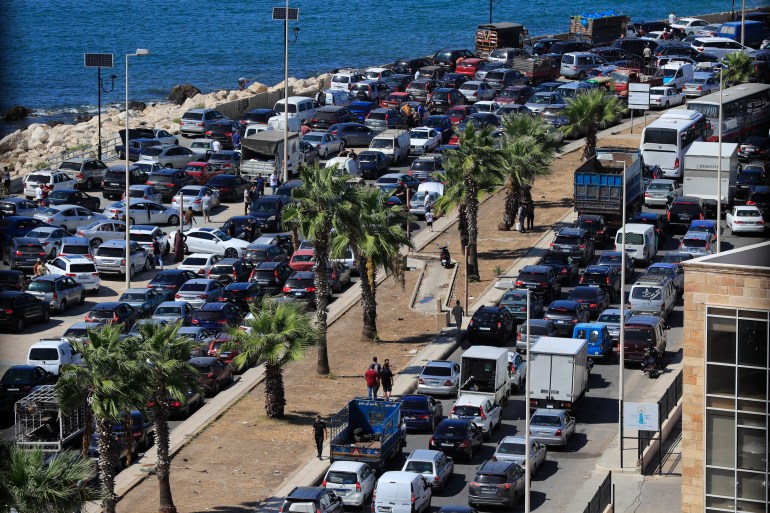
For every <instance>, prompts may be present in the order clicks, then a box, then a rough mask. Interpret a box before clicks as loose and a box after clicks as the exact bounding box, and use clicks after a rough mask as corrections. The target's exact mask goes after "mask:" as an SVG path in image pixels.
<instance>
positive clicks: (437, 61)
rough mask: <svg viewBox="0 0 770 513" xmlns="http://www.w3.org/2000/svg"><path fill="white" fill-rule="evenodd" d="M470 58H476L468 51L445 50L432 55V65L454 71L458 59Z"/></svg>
mask: <svg viewBox="0 0 770 513" xmlns="http://www.w3.org/2000/svg"><path fill="white" fill-rule="evenodd" d="M471 57H476V55H474V53H473V52H471V51H470V50H452V49H448V48H445V49H443V50H439V51H438V52H436V53H435V54H434V55H433V64H434V65H435V66H441V67H442V68H448V69H449V70H450V71H454V70H455V66H457V61H458V60H459V59H468V58H471Z"/></svg>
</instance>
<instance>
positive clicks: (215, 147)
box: [211, 139, 222, 153]
mask: <svg viewBox="0 0 770 513" xmlns="http://www.w3.org/2000/svg"><path fill="white" fill-rule="evenodd" d="M211 151H213V152H214V153H219V152H220V151H222V143H221V142H219V141H217V140H216V139H214V142H213V143H211Z"/></svg>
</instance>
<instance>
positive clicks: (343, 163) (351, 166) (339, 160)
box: [324, 157, 361, 176]
mask: <svg viewBox="0 0 770 513" xmlns="http://www.w3.org/2000/svg"><path fill="white" fill-rule="evenodd" d="M332 166H337V167H338V168H339V170H340V171H341V172H344V173H347V174H349V175H350V176H361V170H360V169H359V167H358V160H356V159H354V158H352V157H334V158H330V159H329V160H327V161H326V165H325V166H324V167H332Z"/></svg>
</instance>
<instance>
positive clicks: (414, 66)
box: [391, 57, 431, 75]
mask: <svg viewBox="0 0 770 513" xmlns="http://www.w3.org/2000/svg"><path fill="white" fill-rule="evenodd" d="M430 65H431V61H430V60H429V59H426V58H424V57H419V58H417V59H399V60H397V61H396V62H394V63H393V67H392V68H391V69H392V70H393V73H399V74H403V75H414V72H415V71H417V70H418V69H420V68H424V67H425V66H430Z"/></svg>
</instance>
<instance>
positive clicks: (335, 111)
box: [310, 105, 358, 131]
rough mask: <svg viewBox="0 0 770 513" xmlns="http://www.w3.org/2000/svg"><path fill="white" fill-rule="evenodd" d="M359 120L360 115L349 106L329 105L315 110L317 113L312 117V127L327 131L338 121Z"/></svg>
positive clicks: (349, 121)
mask: <svg viewBox="0 0 770 513" xmlns="http://www.w3.org/2000/svg"><path fill="white" fill-rule="evenodd" d="M357 120H358V116H356V115H355V114H353V113H352V112H350V110H349V109H348V108H347V107H340V106H336V105H329V106H326V107H321V108H319V109H316V110H315V114H313V117H312V118H310V128H312V129H313V130H321V131H325V130H326V129H327V128H329V127H330V126H332V125H335V124H337V123H353V122H355V121H357Z"/></svg>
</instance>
